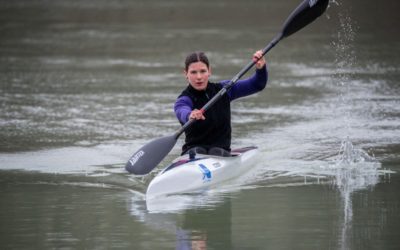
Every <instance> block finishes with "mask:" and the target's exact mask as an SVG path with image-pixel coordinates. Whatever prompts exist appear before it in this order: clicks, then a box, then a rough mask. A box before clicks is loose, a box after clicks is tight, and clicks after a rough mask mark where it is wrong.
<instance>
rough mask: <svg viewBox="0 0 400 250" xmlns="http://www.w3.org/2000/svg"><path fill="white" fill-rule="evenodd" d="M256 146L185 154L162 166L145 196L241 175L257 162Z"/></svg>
mask: <svg viewBox="0 0 400 250" xmlns="http://www.w3.org/2000/svg"><path fill="white" fill-rule="evenodd" d="M257 153H258V149H257V148H256V147H247V148H242V149H237V150H232V156H229V157H221V156H212V155H203V154H197V155H196V156H195V158H194V159H189V155H183V156H181V157H178V158H177V159H175V160H174V161H173V162H172V164H171V165H170V166H168V167H166V168H165V169H163V170H162V171H161V172H160V173H159V174H158V175H157V176H156V177H154V179H153V180H152V181H151V182H150V184H149V186H148V188H147V192H146V198H147V199H152V198H155V197H159V196H166V195H171V194H178V193H190V192H196V191H202V190H205V189H208V188H210V187H213V186H216V185H218V184H221V183H223V182H225V181H228V180H231V179H234V178H238V177H240V176H241V175H242V174H243V173H245V172H246V171H247V170H248V169H249V168H250V167H251V166H252V165H254V160H255V158H256V157H255V156H256V154H257Z"/></svg>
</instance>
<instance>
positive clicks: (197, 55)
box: [185, 52, 210, 71]
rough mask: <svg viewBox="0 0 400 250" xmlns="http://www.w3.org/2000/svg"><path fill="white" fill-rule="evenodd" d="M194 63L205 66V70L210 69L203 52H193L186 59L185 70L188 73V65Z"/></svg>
mask: <svg viewBox="0 0 400 250" xmlns="http://www.w3.org/2000/svg"><path fill="white" fill-rule="evenodd" d="M195 62H202V63H204V64H205V65H207V68H210V63H209V61H208V58H207V56H206V54H204V52H193V53H191V54H189V55H188V56H187V57H186V60H185V70H186V71H188V69H189V66H190V64H192V63H195Z"/></svg>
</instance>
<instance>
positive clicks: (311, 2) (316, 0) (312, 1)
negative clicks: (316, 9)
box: [308, 0, 318, 8]
mask: <svg viewBox="0 0 400 250" xmlns="http://www.w3.org/2000/svg"><path fill="white" fill-rule="evenodd" d="M317 2H318V0H310V1H309V2H308V5H310V8H312V7H313V6H314V5H316V4H317Z"/></svg>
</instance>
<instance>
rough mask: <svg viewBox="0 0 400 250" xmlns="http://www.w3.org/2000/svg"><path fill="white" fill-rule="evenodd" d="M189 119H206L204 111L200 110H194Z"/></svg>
mask: <svg viewBox="0 0 400 250" xmlns="http://www.w3.org/2000/svg"><path fill="white" fill-rule="evenodd" d="M189 119H191V120H192V119H195V120H205V119H206V118H205V117H204V110H202V109H200V110H199V109H194V110H193V111H192V112H191V113H190V115H189Z"/></svg>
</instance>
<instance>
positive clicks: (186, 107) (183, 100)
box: [174, 96, 193, 124]
mask: <svg viewBox="0 0 400 250" xmlns="http://www.w3.org/2000/svg"><path fill="white" fill-rule="evenodd" d="M192 109H193V102H192V100H191V99H190V98H189V97H188V96H181V97H179V98H178V99H176V102H175V105H174V110H175V115H176V118H178V120H179V122H180V123H181V124H185V123H186V122H187V121H188V120H189V115H190V113H191V112H192Z"/></svg>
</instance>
